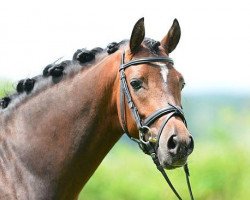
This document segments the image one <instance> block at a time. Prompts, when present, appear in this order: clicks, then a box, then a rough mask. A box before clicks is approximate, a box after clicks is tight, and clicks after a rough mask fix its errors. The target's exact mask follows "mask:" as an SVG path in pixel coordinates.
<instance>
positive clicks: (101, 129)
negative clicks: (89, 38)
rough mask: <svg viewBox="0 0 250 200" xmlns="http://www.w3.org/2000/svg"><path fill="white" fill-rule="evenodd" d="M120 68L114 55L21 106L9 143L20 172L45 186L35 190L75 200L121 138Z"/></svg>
mask: <svg viewBox="0 0 250 200" xmlns="http://www.w3.org/2000/svg"><path fill="white" fill-rule="evenodd" d="M118 67H119V54H118V53H115V54H114V55H112V56H108V57H106V58H105V59H103V60H102V61H101V62H100V63H99V64H97V65H96V66H94V67H90V68H89V69H86V70H85V71H82V72H79V73H78V74H77V75H75V76H74V77H73V78H68V79H65V80H64V81H62V82H61V83H58V84H55V85H53V86H52V87H50V88H48V89H46V90H44V91H42V92H40V93H39V94H38V95H36V96H34V97H33V98H31V99H30V100H28V101H26V102H24V104H23V105H21V106H19V107H18V108H17V110H16V111H15V115H14V116H13V117H12V119H11V123H10V125H7V126H5V127H6V129H5V130H6V131H5V132H8V134H9V135H10V136H9V137H7V138H6V140H5V143H6V144H9V143H11V145H12V146H14V148H11V149H12V150H11V151H14V153H12V154H13V156H14V157H15V159H16V160H17V161H18V162H19V163H21V165H20V167H19V168H25V171H26V172H27V171H28V172H29V174H30V175H31V174H32V176H33V175H34V177H36V178H39V179H40V180H39V181H40V182H42V183H43V184H39V186H35V184H34V185H33V186H32V187H33V188H34V187H36V190H38V191H39V192H41V190H48V188H50V191H46V193H47V194H48V193H51V195H52V196H53V197H58V198H59V199H64V198H65V199H71V198H72V197H75V196H76V195H77V194H78V193H79V192H80V190H81V188H82V187H83V185H84V184H85V183H86V182H87V180H88V179H89V178H90V176H91V175H92V174H93V173H94V171H95V169H96V168H97V167H98V165H99V164H100V162H101V161H102V159H103V158H104V157H105V155H106V154H107V153H108V151H109V150H110V149H111V148H112V146H113V145H114V144H115V143H116V142H117V140H118V139H119V138H120V137H121V128H120V124H119V120H118V115H117V105H116V104H117V103H116V102H117V100H116V98H117V96H118V95H117V93H118V92H119V90H117V89H116V88H117V86H118V85H119V84H118V83H117V82H118V80H119V79H118V76H117V72H118ZM118 88H119V87H118ZM7 146H8V145H7ZM13 149H15V150H13ZM18 162H16V163H18ZM17 165H18V164H17ZM0 170H1V169H0ZM45 172H46V173H45ZM26 175H27V173H26ZM11 176H12V180H15V179H14V178H13V174H11ZM24 178H25V177H24ZM50 183H53V185H50V186H48V184H50ZM58 195H60V196H58Z"/></svg>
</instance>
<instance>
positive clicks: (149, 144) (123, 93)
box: [119, 51, 194, 200]
mask: <svg viewBox="0 0 250 200" xmlns="http://www.w3.org/2000/svg"><path fill="white" fill-rule="evenodd" d="M124 59H125V51H124V52H123V53H122V56H121V65H120V69H119V72H120V111H121V122H122V129H123V131H124V133H126V134H127V136H128V137H129V138H130V139H131V140H133V141H135V142H136V143H138V145H139V147H140V148H141V149H142V151H143V152H144V153H145V154H147V155H150V156H151V158H152V159H153V161H154V163H155V165H156V167H157V169H158V170H159V171H160V172H161V173H162V175H163V176H164V178H165V180H166V181H167V183H168V185H169V187H170V188H171V189H172V191H173V192H174V194H175V195H176V197H177V198H178V199H179V200H181V199H182V198H181V197H180V195H179V194H178V192H177V191H176V189H175V188H174V186H173V185H172V183H171V181H170V180H169V178H168V176H167V174H166V172H165V170H164V169H163V167H162V166H161V165H160V162H159V159H158V156H157V153H156V152H157V149H158V147H159V140H160V137H161V134H162V132H163V129H164V127H165V126H166V124H167V123H168V121H169V120H170V118H172V117H174V116H178V117H180V118H181V119H182V121H183V122H184V124H185V126H186V127H187V123H186V120H185V117H184V113H183V111H182V108H180V107H179V106H175V105H172V104H170V103H168V107H166V108H162V109H160V110H157V111H155V112H153V113H152V114H151V115H149V116H148V117H147V118H146V119H144V120H142V119H141V117H140V115H139V112H138V109H137V107H136V106H135V104H134V102H133V99H132V96H131V94H130V91H129V88H128V84H127V81H126V75H125V69H126V68H128V67H130V66H133V65H138V64H145V63H152V62H166V63H171V64H174V62H173V60H172V59H171V58H169V57H148V58H140V59H136V60H131V61H129V62H127V63H125V61H124ZM124 99H126V101H127V104H128V106H129V108H130V110H131V112H132V115H133V118H134V120H135V122H136V125H137V129H138V130H139V139H136V138H134V137H132V136H131V134H129V131H128V128H127V123H126V116H125V115H126V113H125V102H124ZM165 115H167V117H166V118H165V119H164V121H163V122H162V125H161V126H160V129H159V132H158V135H157V137H156V138H155V137H152V136H150V137H149V139H148V141H147V140H146V139H145V136H146V134H147V133H149V132H150V128H149V127H150V125H152V124H153V123H154V122H155V121H156V120H158V119H159V118H161V117H162V116H165ZM184 171H185V174H186V181H187V185H188V189H189V194H190V198H191V200H194V197H193V194H192V190H191V184H190V181H189V176H190V175H189V170H188V165H187V163H186V164H185V165H184Z"/></svg>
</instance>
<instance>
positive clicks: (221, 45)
mask: <svg viewBox="0 0 250 200" xmlns="http://www.w3.org/2000/svg"><path fill="white" fill-rule="evenodd" d="M141 17H144V18H145V29H146V37H149V38H153V39H155V40H159V41H160V40H161V39H162V38H163V37H164V36H165V35H166V34H167V32H168V30H169V28H170V26H171V25H172V22H173V20H174V19H175V18H177V19H178V21H179V23H180V26H181V30H182V35H181V39H180V42H179V44H178V46H177V48H176V49H175V51H174V52H172V53H171V55H170V57H172V58H173V59H174V61H175V67H176V69H177V70H178V71H180V72H181V73H182V74H183V76H184V77H185V80H186V88H185V91H187V92H204V91H217V92H228V93H231V92H232V93H233V92H234V93H237V92H244V93H247V94H250V60H249V58H250V3H249V1H248V0H238V1H230V0H209V1H199V0H189V1H185V0H183V1H180V0H174V1H173V0H171V1H168V0H155V1H148V0H143V1H142V0H137V1H135V0H126V1H118V0H105V1H97V0H92V1H85V0H81V1H78V0H71V1H63V0H60V1H59V0H54V1H52V0H49V1H48V0H43V1H39V2H38V1H34V0H22V1H19V0H12V1H2V2H1V6H0V27H1V29H0V30H1V31H0V79H8V80H12V81H13V82H14V83H16V82H17V81H18V80H19V79H22V78H28V77H32V76H35V75H38V74H41V72H42V69H43V68H44V67H45V66H46V65H47V64H49V63H52V62H54V61H55V60H57V59H58V58H60V57H62V56H64V58H65V59H68V58H71V57H72V55H73V53H74V52H75V51H76V50H77V49H79V48H88V49H91V48H94V47H97V46H100V47H106V45H107V44H108V43H111V42H113V41H116V42H119V41H121V40H123V39H129V38H130V34H131V31H132V28H133V26H134V24H135V22H136V21H137V20H138V19H139V18H141Z"/></svg>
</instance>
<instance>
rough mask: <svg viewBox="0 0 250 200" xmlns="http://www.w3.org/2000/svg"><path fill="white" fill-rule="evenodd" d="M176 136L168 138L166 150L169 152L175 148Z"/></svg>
mask: <svg viewBox="0 0 250 200" xmlns="http://www.w3.org/2000/svg"><path fill="white" fill-rule="evenodd" d="M177 142H178V141H177V136H176V135H171V136H170V138H169V140H168V144H167V145H168V149H169V150H171V149H172V150H173V149H175V148H176V145H177Z"/></svg>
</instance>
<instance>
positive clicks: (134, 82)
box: [130, 80, 142, 90]
mask: <svg viewBox="0 0 250 200" xmlns="http://www.w3.org/2000/svg"><path fill="white" fill-rule="evenodd" d="M130 85H131V86H132V87H133V88H134V89H135V90H139V89H140V88H141V87H142V81H141V80H132V81H131V82H130Z"/></svg>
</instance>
